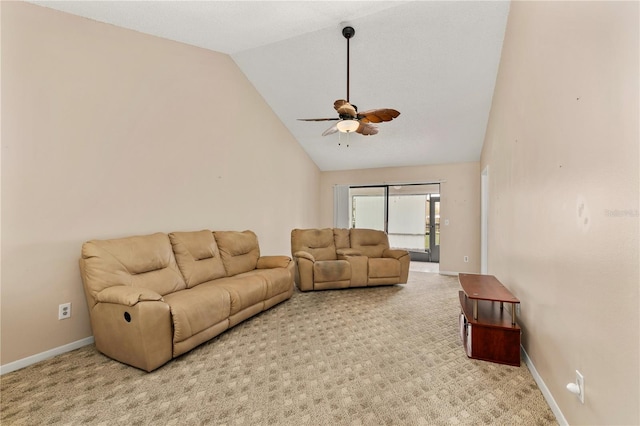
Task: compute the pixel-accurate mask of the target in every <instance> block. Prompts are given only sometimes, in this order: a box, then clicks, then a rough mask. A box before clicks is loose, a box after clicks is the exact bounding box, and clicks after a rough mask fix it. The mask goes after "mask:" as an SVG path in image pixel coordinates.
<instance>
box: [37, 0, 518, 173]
mask: <svg viewBox="0 0 640 426" xmlns="http://www.w3.org/2000/svg"><path fill="white" fill-rule="evenodd" d="M32 3H35V4H39V5H42V6H46V7H50V8H54V9H58V10H61V11H64V12H68V13H72V14H76V15H80V16H84V17H87V18H91V19H94V20H97V21H100V22H106V23H110V24H113V25H117V26H120V27H124V28H129V29H133V30H136V31H139V32H142V33H147V34H152V35H156V36H159V37H164V38H167V39H171V40H175V41H179V42H183V43H187V44H191V45H195V46H199V47H202V48H206V49H210V50H214V51H217V52H222V53H227V54H229V55H230V56H231V57H232V58H233V59H234V60H235V62H236V63H237V64H238V66H239V67H240V69H241V70H242V71H243V72H244V73H245V75H246V76H247V78H248V79H249V80H250V81H251V82H252V84H253V85H254V86H255V87H256V89H257V90H258V92H259V93H260V94H261V95H262V97H263V98H264V99H265V101H266V102H267V103H268V104H269V106H270V107H271V108H272V109H273V111H274V112H275V113H276V114H277V116H278V117H279V118H280V120H282V122H283V123H284V125H285V126H287V128H288V129H289V130H290V132H291V133H292V135H293V136H294V137H295V138H296V139H297V140H298V142H299V143H300V145H301V146H302V147H303V148H304V150H305V151H306V152H307V153H308V154H309V156H310V157H311V158H312V159H313V160H314V161H315V163H316V164H317V165H318V167H319V168H320V169H321V170H323V171H327V170H347V169H362V168H373V167H392V166H412V165H425V164H442V163H456V162H466V161H478V160H479V158H480V152H481V149H482V143H483V140H484V134H485V129H486V125H487V120H488V117H489V111H490V108H491V100H492V96H493V90H494V85H495V81H496V76H497V71H498V65H499V62H500V53H501V50H502V42H503V37H504V32H505V27H506V21H507V15H508V11H509V2H508V1H464V2H458V1H399V2H397V1H32ZM345 25H350V26H352V27H354V28H355V31H356V34H355V36H354V37H353V38H352V39H351V40H350V99H349V100H350V101H351V103H353V104H355V105H357V106H358V109H359V110H360V111H363V110H367V109H374V108H394V109H397V110H398V111H400V112H401V115H400V116H399V117H398V118H397V119H395V120H393V121H391V122H387V123H381V124H380V125H379V133H378V134H377V135H375V136H362V135H359V134H349V135H347V134H339V133H336V134H333V135H329V136H324V137H323V136H321V134H322V132H323V131H324V130H325V129H326V128H328V127H330V126H331V125H332V124H333V123H334V122H303V121H299V120H298V119H299V118H316V117H327V118H329V117H337V113H336V112H335V110H334V109H333V102H334V101H335V100H336V99H345V98H346V96H347V93H346V92H347V78H346V76H347V53H346V52H347V51H346V48H347V42H346V39H345V38H344V37H343V35H342V28H343V27H344V26H345ZM250 119H251V118H250V117H247V120H250Z"/></svg>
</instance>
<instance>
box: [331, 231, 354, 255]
mask: <svg viewBox="0 0 640 426" xmlns="http://www.w3.org/2000/svg"><path fill="white" fill-rule="evenodd" d="M333 240H334V242H335V245H336V250H340V249H346V248H349V247H351V240H350V238H349V229H348V228H333Z"/></svg>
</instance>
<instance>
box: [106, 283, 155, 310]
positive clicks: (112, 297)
mask: <svg viewBox="0 0 640 426" xmlns="http://www.w3.org/2000/svg"><path fill="white" fill-rule="evenodd" d="M145 301H147V302H158V301H163V299H162V296H161V295H159V294H158V293H156V292H155V291H153V290H149V289H148V288H141V287H128V286H125V285H117V286H113V287H107V288H105V289H104V290H102V291H101V292H100V293H98V294H96V302H98V303H115V304H118V305H125V306H134V305H136V304H137V303H138V302H145Z"/></svg>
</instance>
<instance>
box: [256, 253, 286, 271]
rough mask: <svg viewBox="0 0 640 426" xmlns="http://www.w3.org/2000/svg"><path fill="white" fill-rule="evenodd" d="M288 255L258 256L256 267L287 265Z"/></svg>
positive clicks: (269, 267) (266, 267) (265, 267)
mask: <svg viewBox="0 0 640 426" xmlns="http://www.w3.org/2000/svg"><path fill="white" fill-rule="evenodd" d="M289 262H291V258H290V257H289V256H261V257H260V258H258V264H257V266H256V268H257V269H272V268H286V267H287V266H289Z"/></svg>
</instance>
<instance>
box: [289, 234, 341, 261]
mask: <svg viewBox="0 0 640 426" xmlns="http://www.w3.org/2000/svg"><path fill="white" fill-rule="evenodd" d="M298 251H305V252H307V253H310V254H311V255H312V256H313V257H314V258H315V259H316V260H336V259H337V256H336V245H335V241H334V238H333V229H331V228H325V229H294V230H292V231H291V254H292V255H295V253H296V252H298Z"/></svg>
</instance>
